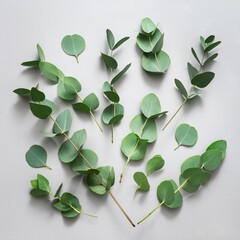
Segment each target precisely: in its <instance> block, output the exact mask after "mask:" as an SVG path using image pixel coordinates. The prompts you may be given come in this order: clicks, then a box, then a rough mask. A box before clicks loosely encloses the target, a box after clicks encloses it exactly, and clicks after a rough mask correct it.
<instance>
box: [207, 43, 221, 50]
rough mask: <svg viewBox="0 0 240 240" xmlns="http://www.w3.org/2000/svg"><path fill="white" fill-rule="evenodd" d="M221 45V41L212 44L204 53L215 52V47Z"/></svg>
mask: <svg viewBox="0 0 240 240" xmlns="http://www.w3.org/2000/svg"><path fill="white" fill-rule="evenodd" d="M220 43H221V41H218V42H215V43H212V44H210V45H208V46H207V47H206V48H205V50H204V51H205V52H210V51H211V50H213V49H214V48H215V47H217V46H218V45H219V44H220Z"/></svg>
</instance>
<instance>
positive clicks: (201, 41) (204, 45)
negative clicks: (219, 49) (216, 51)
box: [200, 36, 207, 49]
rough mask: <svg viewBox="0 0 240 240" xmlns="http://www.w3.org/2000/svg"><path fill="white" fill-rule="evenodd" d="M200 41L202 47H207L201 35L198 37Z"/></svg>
mask: <svg viewBox="0 0 240 240" xmlns="http://www.w3.org/2000/svg"><path fill="white" fill-rule="evenodd" d="M200 43H201V45H202V48H203V49H205V48H206V47H207V44H206V43H205V39H204V38H203V37H202V36H201V37H200Z"/></svg>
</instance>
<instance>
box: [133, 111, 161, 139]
mask: <svg viewBox="0 0 240 240" xmlns="http://www.w3.org/2000/svg"><path fill="white" fill-rule="evenodd" d="M130 128H131V130H132V132H133V133H135V134H137V135H138V136H139V138H141V139H144V140H147V142H149V143H152V142H154V141H156V139H157V126H156V123H155V120H154V119H148V118H146V117H145V116H144V115H143V114H139V115H137V116H135V117H134V118H133V119H132V121H131V122H130Z"/></svg>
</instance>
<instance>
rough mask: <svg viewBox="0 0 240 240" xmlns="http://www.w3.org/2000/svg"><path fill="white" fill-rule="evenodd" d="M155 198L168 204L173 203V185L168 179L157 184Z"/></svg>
mask: <svg viewBox="0 0 240 240" xmlns="http://www.w3.org/2000/svg"><path fill="white" fill-rule="evenodd" d="M157 198H158V201H159V202H160V203H161V202H164V203H165V204H168V205H170V204H171V203H173V201H174V198H175V194H174V188H173V185H172V183H171V182H170V180H165V181H163V182H161V183H160V184H159V185H158V188H157Z"/></svg>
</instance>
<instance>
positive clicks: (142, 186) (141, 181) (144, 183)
mask: <svg viewBox="0 0 240 240" xmlns="http://www.w3.org/2000/svg"><path fill="white" fill-rule="evenodd" d="M133 179H134V181H135V183H136V184H137V185H138V189H139V190H142V191H148V190H149V189H150V185H149V183H148V179H147V176H146V175H145V174H144V173H143V172H135V173H134V175H133Z"/></svg>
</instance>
